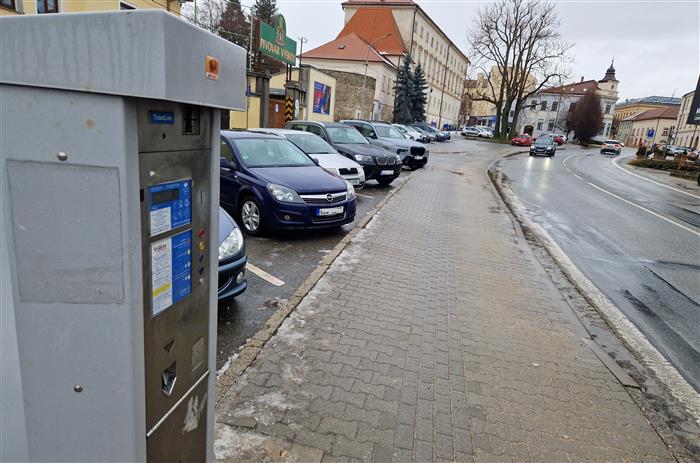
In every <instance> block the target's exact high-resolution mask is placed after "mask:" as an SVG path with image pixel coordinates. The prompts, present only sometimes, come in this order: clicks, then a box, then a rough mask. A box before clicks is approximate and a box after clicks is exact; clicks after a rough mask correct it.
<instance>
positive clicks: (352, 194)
mask: <svg viewBox="0 0 700 463" xmlns="http://www.w3.org/2000/svg"><path fill="white" fill-rule="evenodd" d="M345 188H346V189H347V191H348V193H347V194H348V199H354V198H355V187H354V186H352V184H351V183H350V182H348V181H347V180H345Z"/></svg>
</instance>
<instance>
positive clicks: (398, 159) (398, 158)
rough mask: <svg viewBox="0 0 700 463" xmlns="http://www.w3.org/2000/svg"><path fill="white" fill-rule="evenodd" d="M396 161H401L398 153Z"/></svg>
mask: <svg viewBox="0 0 700 463" xmlns="http://www.w3.org/2000/svg"><path fill="white" fill-rule="evenodd" d="M396 162H401V156H399V155H398V154H397V155H396Z"/></svg>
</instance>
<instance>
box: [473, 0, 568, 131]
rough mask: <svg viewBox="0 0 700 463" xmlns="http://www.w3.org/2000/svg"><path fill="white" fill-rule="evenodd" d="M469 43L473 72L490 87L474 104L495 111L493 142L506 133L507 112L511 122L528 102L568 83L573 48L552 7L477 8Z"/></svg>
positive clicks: (500, 4) (506, 3)
mask: <svg viewBox="0 0 700 463" xmlns="http://www.w3.org/2000/svg"><path fill="white" fill-rule="evenodd" d="M470 39H471V45H472V52H471V53H472V56H473V57H474V63H473V64H474V68H475V69H477V70H479V71H481V72H483V73H484V74H485V76H486V79H487V82H488V85H487V86H486V87H485V88H481V89H478V90H477V91H476V92H475V95H474V97H473V99H474V100H476V101H488V102H490V103H492V104H493V105H494V106H495V107H496V127H495V131H494V133H495V135H496V136H497V137H501V136H505V135H506V134H507V133H508V116H509V113H510V108H511V106H513V105H514V119H513V120H514V121H515V120H517V117H518V114H519V112H520V108H521V106H522V104H523V102H524V101H525V100H526V99H527V98H529V97H530V96H532V95H533V94H535V93H537V92H538V91H539V90H540V89H542V88H544V87H549V86H552V85H554V84H555V83H561V82H562V81H563V80H564V79H565V78H566V77H568V74H569V70H568V68H567V66H566V65H567V64H568V63H569V62H570V61H571V59H570V57H569V54H568V53H569V50H570V49H571V47H572V45H571V44H568V43H565V42H564V41H563V40H562V38H561V35H560V33H559V19H558V17H557V13H556V10H555V7H554V4H552V3H550V2H546V1H540V0H532V1H527V0H496V1H495V2H493V3H490V4H488V5H486V6H483V7H480V8H479V10H478V12H477V17H476V19H475V22H474V25H473V27H472V30H471V33H470ZM515 126H516V124H513V127H512V129H511V130H512V131H513V130H516V127H515Z"/></svg>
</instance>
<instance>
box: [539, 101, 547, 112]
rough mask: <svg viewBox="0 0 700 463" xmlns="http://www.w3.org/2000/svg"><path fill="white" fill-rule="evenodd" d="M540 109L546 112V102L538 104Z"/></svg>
mask: <svg viewBox="0 0 700 463" xmlns="http://www.w3.org/2000/svg"><path fill="white" fill-rule="evenodd" d="M540 109H541V110H542V111H546V110H547V102H546V101H543V102H542V103H540Z"/></svg>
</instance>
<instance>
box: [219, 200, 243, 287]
mask: <svg viewBox="0 0 700 463" xmlns="http://www.w3.org/2000/svg"><path fill="white" fill-rule="evenodd" d="M247 262H248V258H247V257H246V255H245V244H244V243H243V235H242V234H241V230H240V228H238V225H236V222H234V220H233V219H232V218H231V216H230V215H228V214H227V213H226V211H225V210H224V209H223V208H222V207H219V285H218V297H219V300H220V301H224V300H227V299H231V298H233V297H236V296H238V295H239V294H241V293H242V292H243V291H245V290H246V288H247V287H248V282H247V281H246V279H245V264H246V263H247Z"/></svg>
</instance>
